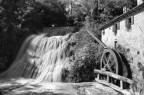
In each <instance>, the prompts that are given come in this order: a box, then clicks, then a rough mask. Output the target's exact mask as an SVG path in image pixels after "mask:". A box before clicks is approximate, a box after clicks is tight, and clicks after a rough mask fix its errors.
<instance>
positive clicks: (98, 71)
mask: <svg viewBox="0 0 144 95" xmlns="http://www.w3.org/2000/svg"><path fill="white" fill-rule="evenodd" d="M94 73H99V74H103V75H108V76H110V77H113V78H115V79H118V80H122V81H124V82H127V83H129V84H133V80H131V79H128V78H125V77H122V76H120V75H117V74H114V73H111V72H107V71H102V70H97V69H95V70H94Z"/></svg>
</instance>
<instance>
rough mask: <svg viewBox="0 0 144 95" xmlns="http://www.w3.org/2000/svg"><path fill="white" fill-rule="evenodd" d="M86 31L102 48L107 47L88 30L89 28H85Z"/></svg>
mask: <svg viewBox="0 0 144 95" xmlns="http://www.w3.org/2000/svg"><path fill="white" fill-rule="evenodd" d="M87 32H88V33H89V34H90V35H91V36H92V37H93V38H94V39H95V40H96V41H97V42H98V43H99V44H101V45H102V46H103V47H104V48H107V46H106V45H105V44H104V43H103V42H102V41H101V40H100V39H98V38H97V37H96V36H94V34H93V33H92V32H90V31H89V30H87Z"/></svg>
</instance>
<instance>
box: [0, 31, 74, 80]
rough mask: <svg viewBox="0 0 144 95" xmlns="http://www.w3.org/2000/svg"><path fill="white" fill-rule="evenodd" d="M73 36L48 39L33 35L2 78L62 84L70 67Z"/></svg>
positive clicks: (42, 35) (43, 35) (43, 36)
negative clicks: (28, 79)
mask: <svg viewBox="0 0 144 95" xmlns="http://www.w3.org/2000/svg"><path fill="white" fill-rule="evenodd" d="M71 35H72V34H68V35H65V36H53V37H47V35H46V34H40V35H32V36H30V37H28V38H27V39H26V40H25V42H24V43H23V45H22V47H21V49H20V51H19V53H18V55H17V57H16V59H15V61H14V62H13V64H12V66H11V67H10V68H9V69H8V70H7V71H5V72H4V73H2V74H1V75H0V76H1V78H19V77H23V78H34V79H36V81H38V82H41V81H48V82H61V81H62V72H63V70H64V69H65V68H69V66H68V63H69V61H68V56H69V48H70V47H69V44H68V40H69V39H70V37H71Z"/></svg>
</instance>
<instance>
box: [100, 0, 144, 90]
mask: <svg viewBox="0 0 144 95" xmlns="http://www.w3.org/2000/svg"><path fill="white" fill-rule="evenodd" d="M123 10H124V13H123V14H122V15H120V16H119V17H117V18H115V19H113V20H111V21H110V22H108V23H107V24H105V25H103V26H102V27H100V30H101V31H102V32H101V33H102V38H101V40H102V42H103V43H105V44H106V45H107V46H108V47H110V48H115V49H116V50H117V51H119V52H121V53H123V54H124V55H125V57H126V59H127V61H128V63H129V65H130V68H131V71H132V77H133V80H141V81H144V3H143V0H137V6H136V7H134V8H133V9H128V8H126V7H124V9H123ZM143 87H144V85H143ZM143 89H144V88H143Z"/></svg>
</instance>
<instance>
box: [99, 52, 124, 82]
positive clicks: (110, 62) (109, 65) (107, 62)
mask: <svg viewBox="0 0 144 95" xmlns="http://www.w3.org/2000/svg"><path fill="white" fill-rule="evenodd" d="M122 65H123V64H122V62H121V58H120V56H119V54H118V53H117V52H116V51H115V50H113V49H105V50H104V51H103V54H102V58H101V63H100V70H102V71H108V72H112V73H114V74H117V75H122V72H123V71H122ZM101 78H103V79H105V76H101ZM110 82H113V83H116V80H113V79H111V80H110Z"/></svg>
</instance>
